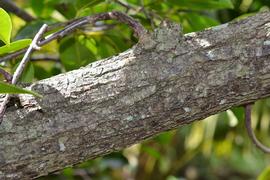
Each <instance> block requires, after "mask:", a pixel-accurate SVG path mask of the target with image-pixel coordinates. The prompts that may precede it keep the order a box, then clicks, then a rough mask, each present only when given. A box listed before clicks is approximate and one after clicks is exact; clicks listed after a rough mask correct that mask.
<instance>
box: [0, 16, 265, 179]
mask: <svg viewBox="0 0 270 180" xmlns="http://www.w3.org/2000/svg"><path fill="white" fill-rule="evenodd" d="M269 19H270V14H269V13H261V14H258V15H256V16H253V17H250V18H247V19H245V20H242V21H238V22H232V23H229V24H225V25H222V26H218V27H215V28H211V29H208V30H205V31H202V32H198V33H190V34H187V35H185V36H181V34H180V27H179V26H177V25H175V24H171V23H164V24H163V25H162V26H161V27H160V28H159V29H157V30H155V32H154V33H151V34H148V35H145V36H144V37H143V38H141V39H140V41H139V43H138V44H137V45H136V46H134V47H133V48H131V49H129V50H127V51H126V52H123V53H121V54H119V55H117V56H115V57H111V58H108V59H105V60H101V61H98V62H95V63H92V64H90V65H88V66H86V67H84V68H81V69H78V70H75V71H71V72H68V73H65V74H61V75H58V76H54V77H51V78H49V79H45V80H42V81H39V82H36V83H34V84H32V85H31V87H29V88H31V89H32V90H36V91H38V92H39V93H41V94H43V95H44V98H43V99H36V98H34V97H32V96H30V95H20V96H19V97H20V100H21V105H22V107H20V108H18V107H14V106H11V107H9V108H8V111H7V113H6V115H5V118H4V121H3V124H2V125H1V126H0V179H29V178H34V177H38V176H42V175H46V174H47V173H49V172H53V171H56V170H60V169H62V168H64V167H67V166H71V165H73V164H76V163H79V162H82V161H85V160H87V159H91V158H95V157H97V156H101V155H104V154H107V153H109V152H112V151H117V150H120V149H123V148H124V147H127V146H130V145H132V144H135V143H138V142H141V141H142V140H144V139H146V138H149V137H152V136H154V135H156V134H158V133H160V132H162V131H166V130H170V129H174V128H176V127H179V126H181V125H184V124H188V123H191V122H193V121H196V120H200V119H203V118H205V117H207V116H210V115H212V114H215V113H218V112H221V111H224V110H226V109H229V108H231V107H233V106H239V105H242V104H245V103H249V102H253V101H255V100H257V99H261V98H264V97H267V96H269V95H270V73H269V72H270V60H269V55H270V37H269V36H270V21H269Z"/></svg>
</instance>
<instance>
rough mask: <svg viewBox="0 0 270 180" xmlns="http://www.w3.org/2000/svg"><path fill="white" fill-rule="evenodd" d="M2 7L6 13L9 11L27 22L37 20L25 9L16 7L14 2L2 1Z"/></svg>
mask: <svg viewBox="0 0 270 180" xmlns="http://www.w3.org/2000/svg"><path fill="white" fill-rule="evenodd" d="M0 7H3V8H4V9H5V10H6V11H9V12H11V13H13V14H15V15H16V16H18V17H20V18H21V19H23V20H24V21H26V22H30V21H33V20H35V18H34V17H33V16H31V15H30V14H28V13H27V12H26V11H24V10H23V9H20V8H19V7H17V6H16V4H14V3H13V2H12V1H10V0H0Z"/></svg>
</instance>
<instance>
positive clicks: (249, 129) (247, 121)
mask: <svg viewBox="0 0 270 180" xmlns="http://www.w3.org/2000/svg"><path fill="white" fill-rule="evenodd" d="M251 106H252V104H247V105H245V106H244V107H245V125H246V129H247V133H248V136H249V137H250V139H251V140H252V142H253V143H254V144H255V146H257V148H259V149H260V150H262V151H263V152H265V153H270V148H268V147H267V146H265V145H263V144H262V143H261V142H260V141H259V140H258V139H257V138H256V136H255V134H254V131H253V130H252V126H251Z"/></svg>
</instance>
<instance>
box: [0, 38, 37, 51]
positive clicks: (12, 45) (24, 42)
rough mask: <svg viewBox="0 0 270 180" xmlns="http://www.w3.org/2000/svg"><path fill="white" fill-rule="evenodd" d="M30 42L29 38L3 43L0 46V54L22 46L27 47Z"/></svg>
mask: <svg viewBox="0 0 270 180" xmlns="http://www.w3.org/2000/svg"><path fill="white" fill-rule="evenodd" d="M31 42H32V40H31V39H21V40H18V41H15V42H12V43H10V44H9V45H4V46H2V47H0V55H2V54H6V53H11V52H14V51H17V50H20V49H22V48H25V47H27V46H28V45H29V44H30V43H31Z"/></svg>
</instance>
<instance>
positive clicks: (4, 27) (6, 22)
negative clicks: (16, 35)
mask: <svg viewBox="0 0 270 180" xmlns="http://www.w3.org/2000/svg"><path fill="white" fill-rule="evenodd" d="M0 17H1V20H0V40H2V41H3V42H4V43H5V44H9V43H10V36H11V29H12V23H11V19H10V17H9V15H8V13H7V12H6V11H5V10H4V9H2V8H0Z"/></svg>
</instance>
